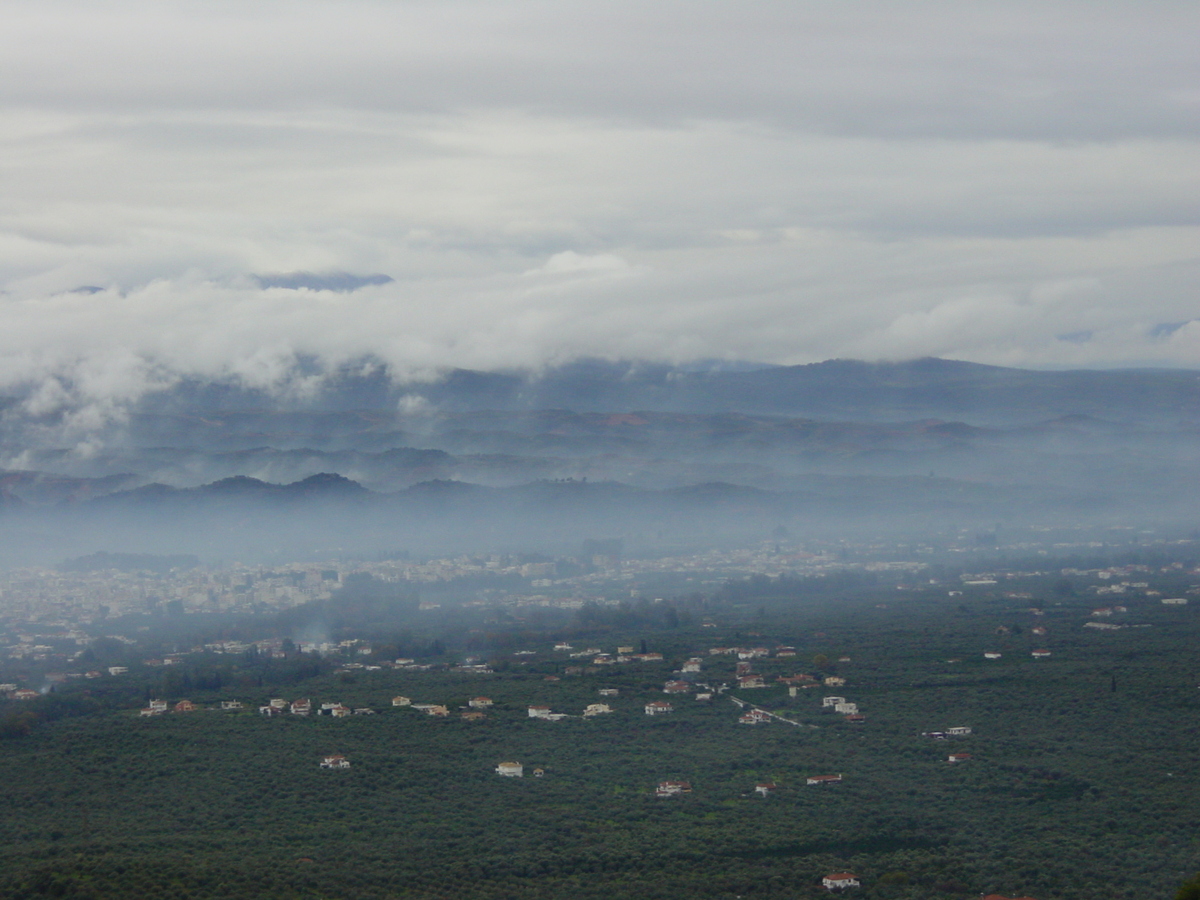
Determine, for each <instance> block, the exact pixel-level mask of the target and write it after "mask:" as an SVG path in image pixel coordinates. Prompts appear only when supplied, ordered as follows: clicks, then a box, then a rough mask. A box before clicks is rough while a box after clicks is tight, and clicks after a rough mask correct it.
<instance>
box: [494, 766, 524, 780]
mask: <svg viewBox="0 0 1200 900" xmlns="http://www.w3.org/2000/svg"><path fill="white" fill-rule="evenodd" d="M496 774H497V775H503V776H504V777H505V778H523V777H524V776H525V767H524V766H523V765H521V764H520V763H519V762H502V763H500V765H498V766H496Z"/></svg>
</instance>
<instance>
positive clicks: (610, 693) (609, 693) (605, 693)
mask: <svg viewBox="0 0 1200 900" xmlns="http://www.w3.org/2000/svg"><path fill="white" fill-rule="evenodd" d="M596 693H597V694H599V695H600V696H601V697H615V696H617V695H618V694H619V693H621V692H620V691H619V690H617V689H616V688H600V690H598V691H596Z"/></svg>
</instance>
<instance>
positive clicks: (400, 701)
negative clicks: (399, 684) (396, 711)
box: [392, 697, 412, 706]
mask: <svg viewBox="0 0 1200 900" xmlns="http://www.w3.org/2000/svg"><path fill="white" fill-rule="evenodd" d="M392 706H412V701H411V700H409V699H408V698H407V697H393V698H392Z"/></svg>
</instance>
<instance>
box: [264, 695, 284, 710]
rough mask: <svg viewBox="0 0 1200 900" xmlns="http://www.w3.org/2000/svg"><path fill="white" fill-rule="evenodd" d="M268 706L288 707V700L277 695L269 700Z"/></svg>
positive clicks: (276, 707)
mask: <svg viewBox="0 0 1200 900" xmlns="http://www.w3.org/2000/svg"><path fill="white" fill-rule="evenodd" d="M267 705H268V706H273V707H275V709H287V707H288V702H287V701H286V700H284V699H283V698H281V697H275V698H273V699H271V700H268V701H267Z"/></svg>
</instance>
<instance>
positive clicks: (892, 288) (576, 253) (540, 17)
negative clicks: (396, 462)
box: [0, 0, 1200, 412]
mask: <svg viewBox="0 0 1200 900" xmlns="http://www.w3.org/2000/svg"><path fill="white" fill-rule="evenodd" d="M0 16H2V21H3V28H0V106H2V115H0V185H2V190H0V292H2V293H0V310H2V313H0V325H2V327H0V390H5V389H15V388H16V387H22V389H25V390H27V391H28V392H29V393H28V399H27V406H28V409H29V410H30V411H33V412H45V411H53V410H54V409H57V408H60V407H63V406H64V405H70V404H72V403H80V402H87V403H92V404H100V405H101V406H103V404H105V403H110V404H113V405H115V406H120V405H121V404H122V403H126V402H128V401H130V400H132V399H136V398H137V397H139V396H141V395H142V394H144V393H145V392H146V391H150V390H155V389H158V388H161V387H163V386H166V385H169V384H171V383H172V382H173V381H174V380H175V379H178V378H180V377H184V376H187V377H200V378H224V379H230V378H232V379H237V380H240V381H242V382H244V383H246V384H249V385H253V386H256V387H267V388H269V389H272V390H278V391H288V390H297V389H302V388H303V379H302V378H301V376H300V375H298V370H297V365H296V360H297V359H298V358H305V359H308V360H310V361H312V360H316V361H317V365H318V367H322V366H324V367H328V368H333V367H337V366H343V365H347V364H352V363H354V362H355V361H358V360H362V359H368V358H369V359H376V360H381V361H383V362H384V363H386V364H387V366H388V367H389V368H390V370H391V371H392V372H393V373H394V374H395V375H396V377H397V378H401V379H404V378H427V377H433V376H435V375H436V373H437V372H439V371H443V370H445V369H446V368H448V367H456V366H457V367H468V368H480V369H498V368H512V367H531V368H535V369H536V368H538V367H543V366H546V365H553V364H556V363H561V362H565V361H568V360H571V359H575V358H579V357H602V358H606V359H650V360H660V361H668V362H680V363H682V362H689V361H695V360H749V361H756V362H768V363H782V364H797V363H806V362H814V361H819V360H823V359H829V358H839V357H840V358H846V357H852V358H859V359H868V360H901V359H911V358H915V357H921V356H942V357H947V358H954V359H964V360H971V361H976V362H983V363H992V364H999V365H1011V366H1022V367H1031V368H1064V367H1104V368H1108V367H1114V366H1145V365H1150V366H1172V367H1189V368H1200V302H1198V299H1200V298H1198V297H1197V285H1200V143H1198V138H1200V115H1198V113H1200V54H1198V53H1196V44H1197V37H1198V35H1200V4H1196V3H1193V2H1138V3H1136V4H1135V3H1106V2H1096V0H1089V2H1081V3H1073V2H1055V3H1045V2H1021V0H1003V2H988V0H981V2H973V3H962V2H959V0H954V2H922V0H906V2H871V0H863V2H855V3H835V2H812V0H795V2H788V3H775V2H758V3H753V2H746V3H717V2H706V0H686V2H646V0H638V2H624V0H605V2H603V3H595V2H572V3H566V2H558V3H541V2H506V0H488V2H457V0H438V2H393V0H387V2H356V0H338V2H333V0H320V2H317V0H291V2H287V3H283V2H271V0H262V2H256V3H241V2H238V3H232V2H231V3H224V2H203V3H201V2H170V0H154V2H145V3H136V2H121V0H118V2H110V3H105V4H95V3H83V2H79V3H72V2H57V0H38V2H36V3H32V2H23V0H11V2H8V3H6V4H5V6H4V10H3V12H2V13H0ZM295 273H314V275H315V276H322V277H323V276H328V275H330V274H331V273H350V274H352V275H358V276H370V275H387V276H390V278H391V279H392V280H391V281H388V282H387V283H383V284H378V283H376V284H368V285H366V286H364V287H361V288H359V289H357V290H353V291H347V290H322V289H309V288H303V287H301V288H297V287H295V286H294V285H295V284H296V283H297V282H304V281H305V277H303V276H296V275H295ZM279 276H287V277H284V278H280V277H279ZM381 280H382V279H375V281H381ZM309 281H310V282H311V283H312V284H313V285H314V286H318V287H319V285H320V284H321V283H322V282H321V281H320V279H319V278H314V279H309ZM279 282H283V283H285V284H288V285H291V286H271V285H272V284H278V283H279ZM297 385H299V386H300V387H299V388H298V387H297Z"/></svg>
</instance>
